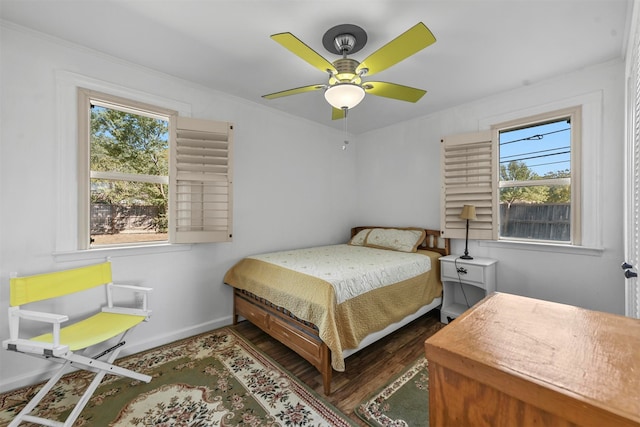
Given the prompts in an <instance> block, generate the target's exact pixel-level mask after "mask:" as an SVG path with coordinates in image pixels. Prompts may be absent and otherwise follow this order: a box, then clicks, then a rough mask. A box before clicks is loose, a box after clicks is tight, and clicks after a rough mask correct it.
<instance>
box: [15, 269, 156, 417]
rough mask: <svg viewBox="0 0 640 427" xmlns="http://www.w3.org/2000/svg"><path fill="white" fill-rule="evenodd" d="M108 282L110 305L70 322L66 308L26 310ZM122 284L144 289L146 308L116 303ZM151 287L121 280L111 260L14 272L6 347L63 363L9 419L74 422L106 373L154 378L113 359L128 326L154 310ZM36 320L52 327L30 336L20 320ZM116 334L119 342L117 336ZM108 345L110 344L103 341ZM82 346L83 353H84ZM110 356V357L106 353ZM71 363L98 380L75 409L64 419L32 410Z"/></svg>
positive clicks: (126, 287)
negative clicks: (95, 350) (22, 332)
mask: <svg viewBox="0 0 640 427" xmlns="http://www.w3.org/2000/svg"><path fill="white" fill-rule="evenodd" d="M97 286H105V287H106V293H107V305H106V306H104V307H102V310H101V311H100V312H99V313H97V314H95V315H93V316H91V317H89V318H87V319H84V320H81V321H78V322H76V323H73V324H71V325H69V326H65V327H61V325H62V324H63V323H64V322H67V321H68V320H69V316H67V315H64V314H51V313H42V312H37V311H29V310H23V309H22V308H21V307H20V306H21V305H24V304H29V303H32V302H36V301H42V300H46V299H51V298H59V297H64V296H65V295H69V294H73V293H76V292H80V291H84V290H88V289H91V288H95V287H97ZM115 289H122V290H124V291H127V292H132V293H139V294H142V295H143V298H142V304H141V305H142V307H141V308H128V307H116V306H114V304H113V299H114V298H113V297H114V295H113V291H114V290H115ZM150 291H151V288H145V287H140V286H129V285H116V284H114V283H112V279H111V263H110V262H108V261H107V262H104V263H101V264H96V265H91V266H88V267H81V268H75V269H71V270H64V271H57V272H54V273H47V274H38V275H34V276H27V277H14V275H12V277H11V280H10V301H9V305H10V307H9V330H10V332H9V333H10V338H9V339H8V340H4V341H3V342H2V346H3V347H4V348H5V349H6V350H10V351H16V352H19V353H24V354H27V355H30V356H36V357H41V358H46V359H49V360H51V361H54V362H58V363H62V366H61V367H60V368H59V369H58V370H57V371H56V372H55V374H54V375H53V377H51V379H50V380H49V381H48V382H47V383H46V384H45V385H44V386H43V387H42V389H41V390H40V391H39V392H38V394H36V396H35V397H34V398H33V399H32V400H31V401H30V402H29V403H28V404H27V406H26V407H25V408H24V409H23V410H22V411H21V412H20V413H19V414H18V415H17V416H16V418H15V419H14V420H13V421H12V422H11V424H9V426H10V427H14V426H18V425H19V424H20V423H21V422H23V421H28V422H32V423H35V424H40V425H46V426H65V427H66V426H71V425H73V423H74V421H75V420H76V418H78V416H79V415H80V412H82V409H83V408H84V407H85V405H86V404H87V403H88V402H89V399H90V398H91V395H92V394H93V392H94V391H95V390H96V388H98V386H99V385H100V382H101V381H102V379H103V378H104V376H105V375H106V374H114V375H119V376H124V377H130V378H133V379H136V380H140V381H144V382H149V381H151V377H150V376H148V375H143V374H139V373H137V372H134V371H131V370H129V369H124V368H121V367H118V366H115V365H114V364H113V362H114V360H115V359H116V357H117V356H118V354H119V353H120V350H122V348H123V347H122V346H123V345H124V344H125V342H124V337H125V335H126V334H127V332H128V331H129V330H130V329H131V328H133V327H134V326H136V325H138V324H139V323H140V322H142V321H146V320H148V319H149V316H150V315H151V310H148V309H147V294H148V293H149V292H150ZM21 319H25V320H27V319H28V320H33V321H38V322H45V323H49V324H51V325H52V332H51V333H48V334H44V335H39V336H36V337H33V338H30V339H23V338H20V337H19V328H20V320H21ZM112 338H116V340H117V343H116V344H115V345H113V346H112V347H110V348H109V349H107V350H105V351H103V352H101V353H100V354H98V355H96V356H94V357H91V356H87V355H84V350H85V349H88V348H89V347H92V346H94V345H97V344H101V343H104V342H106V341H108V340H111V339H112ZM116 340H114V342H116ZM103 347H104V344H103ZM79 351H81V352H82V353H78V352H79ZM105 356H108V357H107V358H106V359H104V360H100V359H102V358H103V357H105ZM68 367H74V368H79V369H85V370H88V371H91V372H93V373H95V374H96V376H95V377H94V379H93V381H92V382H91V384H90V385H89V387H88V388H87V389H86V391H85V392H84V394H83V395H82V396H81V398H80V401H79V402H78V403H77V404H76V406H75V407H74V409H73V411H71V414H70V415H69V417H68V418H67V420H66V421H64V422H58V421H53V420H48V419H45V418H41V417H37V416H32V415H30V413H31V412H32V411H33V410H34V409H35V408H36V406H37V405H38V403H40V401H41V400H42V399H43V398H44V397H45V395H46V394H47V393H48V392H49V391H50V390H51V389H52V388H53V386H54V385H55V384H56V383H57V382H58V380H60V378H61V377H62V376H63V375H64V373H65V370H66V369H67V368H68Z"/></svg>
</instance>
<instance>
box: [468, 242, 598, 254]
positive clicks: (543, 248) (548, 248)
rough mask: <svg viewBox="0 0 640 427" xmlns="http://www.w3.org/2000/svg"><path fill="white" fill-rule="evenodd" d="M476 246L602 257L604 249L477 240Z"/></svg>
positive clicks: (541, 243)
mask: <svg viewBox="0 0 640 427" xmlns="http://www.w3.org/2000/svg"><path fill="white" fill-rule="evenodd" d="M477 242H478V246H482V247H487V248H499V249H518V250H523V251H536V252H556V253H565V254H576V255H589V256H602V254H603V253H604V248H592V247H586V246H574V245H562V244H554V243H543V242H518V241H513V240H478V241H477Z"/></svg>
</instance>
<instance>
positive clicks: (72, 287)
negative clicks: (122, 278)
mask: <svg viewBox="0 0 640 427" xmlns="http://www.w3.org/2000/svg"><path fill="white" fill-rule="evenodd" d="M111 281H112V279H111V262H109V261H107V262H103V263H102V264H95V265H91V266H88V267H80V268H74V269H70V270H64V271H56V272H54V273H45V274H36V275H33V276H25V277H13V278H11V280H10V297H9V304H10V305H11V306H12V307H15V306H18V305H22V304H28V303H31V302H35V301H42V300H45V299H49V298H57V297H59V296H62V295H68V294H72V293H75V292H80V291H84V290H86V289H90V288H94V287H96V286H100V285H105V284H107V283H111Z"/></svg>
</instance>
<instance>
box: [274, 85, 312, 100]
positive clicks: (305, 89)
mask: <svg viewBox="0 0 640 427" xmlns="http://www.w3.org/2000/svg"><path fill="white" fill-rule="evenodd" d="M320 89H324V85H323V84H317V85H311V86H302V87H297V88H295V89H287V90H283V91H280V92H274V93H270V94H268V95H262V97H263V98H266V99H275V98H281V97H283V96H289V95H297V94H299V93H305V92H313V91H314V90H320Z"/></svg>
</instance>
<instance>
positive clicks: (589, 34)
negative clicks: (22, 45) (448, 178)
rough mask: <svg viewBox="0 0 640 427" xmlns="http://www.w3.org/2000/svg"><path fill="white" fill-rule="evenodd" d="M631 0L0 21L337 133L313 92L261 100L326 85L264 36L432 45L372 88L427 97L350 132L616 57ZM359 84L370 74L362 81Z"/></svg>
mask: <svg viewBox="0 0 640 427" xmlns="http://www.w3.org/2000/svg"><path fill="white" fill-rule="evenodd" d="M630 3H631V0H593V1H591V0H501V1H499V0H467V1H463V0H438V1H433V0H415V1H407V0H366V1H363V0H350V1H332V0H208V1H205V0H200V1H195V0H167V1H161V0H153V1H151V0H128V1H124V0H75V1H64V0H37V1H36V0H0V18H1V19H2V20H4V21H9V22H12V23H15V24H19V25H21V26H25V27H29V28H32V29H35V30H38V31H41V32H44V33H47V34H51V35H53V36H55V37H59V38H62V39H64V40H68V41H71V42H73V43H77V44H80V45H83V46H86V47H89V48H91V49H95V50H98V51H101V52H104V53H107V54H109V55H113V56H116V57H119V58H122V59H125V60H127V61H130V62H133V63H136V64H140V65H143V66H145V67H149V68H151V69H154V70H158V71H161V72H164V73H167V74H170V75H173V76H176V77H180V78H183V79H186V80H190V81H193V82H196V83H198V84H201V85H204V86H207V87H209V88H213V89H216V90H220V91H222V92H226V93H229V94H232V95H235V96H238V97H241V98H246V99H248V100H250V101H252V102H256V103H260V104H264V105H268V106H270V107H273V108H277V109H279V110H282V111H285V112H287V113H289V114H292V115H294V116H299V117H304V118H306V119H309V120H313V121H316V122H319V123H322V124H325V125H329V126H333V127H335V128H337V129H342V126H343V125H342V121H332V120H331V108H330V107H329V105H328V104H327V103H326V101H325V100H324V98H323V96H322V93H321V92H310V93H305V94H300V95H294V96H288V97H284V98H279V99H275V100H265V99H263V98H261V95H264V94H268V93H272V92H278V91H281V90H285V89H291V88H295V87H299V86H307V85H311V84H316V83H325V82H326V75H325V74H323V73H322V72H320V71H319V70H317V69H316V68H314V67H312V66H310V65H309V64H308V63H306V62H305V61H303V60H302V59H300V58H298V57H297V56H295V55H293V54H292V53H290V52H289V51H288V50H286V49H285V48H283V47H282V46H280V45H279V44H278V43H276V42H274V41H273V40H271V39H270V38H269V36H270V35H271V34H275V33H280V32H286V31H288V32H291V33H293V34H294V35H295V36H297V37H298V38H299V39H301V40H302V41H303V42H305V43H306V44H307V45H309V46H310V47H311V48H313V49H314V50H315V51H316V52H318V53H320V54H321V55H322V56H324V57H325V58H327V59H328V60H329V61H334V60H335V59H337V58H338V56H337V55H334V54H330V53H329V52H327V51H326V50H325V49H324V47H323V45H322V36H323V35H324V33H325V32H326V31H327V30H328V29H329V28H331V27H333V26H335V25H338V24H345V23H348V24H355V25H358V26H360V27H362V28H363V29H364V30H365V31H366V32H367V35H368V42H367V44H366V46H365V47H364V48H363V49H362V50H361V51H360V52H358V53H356V54H354V55H353V58H354V59H356V60H359V61H362V60H363V59H364V58H366V57H367V56H368V55H369V54H371V53H372V52H374V51H375V50H377V49H378V48H380V47H382V46H383V45H384V44H386V43H387V42H389V41H391V40H392V39H394V38H395V37H397V36H398V35H400V34H401V33H403V32H404V31H406V30H407V29H409V28H410V27H412V26H413V25H415V24H416V23H417V22H420V21H422V22H424V23H425V24H426V25H427V27H429V29H430V30H431V31H432V32H433V34H434V35H435V37H436V39H437V41H436V43H435V44H433V45H431V46H429V47H427V48H426V49H424V50H422V51H420V52H418V53H417V54H416V55H414V56H412V57H410V58H408V59H406V60H404V61H402V62H400V63H399V64H396V65H394V66H393V67H391V68H389V69H387V70H385V71H382V72H380V73H378V74H376V76H375V80H379V81H389V82H393V83H398V84H402V85H406V86H413V87H417V88H421V89H425V90H427V94H426V95H425V96H424V97H423V98H422V99H421V100H420V101H418V103H416V104H412V103H407V102H401V101H396V100H392V99H386V98H380V97H376V96H370V95H369V96H367V97H366V98H365V99H364V101H363V102H362V103H361V104H360V105H358V106H357V107H356V108H354V109H353V110H352V111H351V112H350V113H349V125H348V126H349V131H350V132H352V133H354V134H358V133H362V132H365V131H368V130H371V129H376V128H380V127H384V126H387V125H390V124H392V123H396V122H398V121H403V120H406V119H411V118H415V117H419V116H423V115H426V114H429V113H431V112H434V111H438V110H442V109H445V108H448V107H451V106H455V105H459V104H462V103H466V102H470V101H473V100H476V99H480V98H483V97H486V96H489V95H492V94H495V93H499V92H503V91H507V90H510V89H514V88H517V87H520V86H523V85H530V84H534V83H536V82H537V81H540V80H542V79H546V78H549V77H552V76H555V75H559V74H562V73H566V72H570V71H573V70H578V69H581V68H584V67H588V66H590V65H593V64H599V63H602V62H606V61H610V60H613V59H616V58H622V57H623V54H624V51H625V45H626V34H627V32H628V29H627V26H628V25H629V19H628V15H629V14H630V11H631V6H630ZM365 80H366V78H365Z"/></svg>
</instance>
